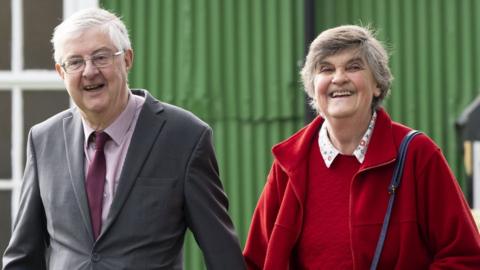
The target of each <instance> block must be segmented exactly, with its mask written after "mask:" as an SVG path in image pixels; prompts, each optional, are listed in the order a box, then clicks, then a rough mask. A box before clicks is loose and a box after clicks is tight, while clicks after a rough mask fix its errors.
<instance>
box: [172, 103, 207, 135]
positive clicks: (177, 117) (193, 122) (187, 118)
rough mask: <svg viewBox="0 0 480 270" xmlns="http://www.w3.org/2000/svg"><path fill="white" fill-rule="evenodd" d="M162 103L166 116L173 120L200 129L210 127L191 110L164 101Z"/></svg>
mask: <svg viewBox="0 0 480 270" xmlns="http://www.w3.org/2000/svg"><path fill="white" fill-rule="evenodd" d="M162 105H163V107H164V113H167V114H168V118H170V119H171V120H173V121H174V122H177V123H183V124H182V125H190V126H192V127H197V128H201V129H204V128H210V126H209V125H208V124H207V123H206V122H205V121H203V120H202V119H200V117H198V116H196V115H195V114H194V113H192V112H191V111H188V110H186V109H184V108H181V107H178V106H175V105H172V104H169V103H165V102H162Z"/></svg>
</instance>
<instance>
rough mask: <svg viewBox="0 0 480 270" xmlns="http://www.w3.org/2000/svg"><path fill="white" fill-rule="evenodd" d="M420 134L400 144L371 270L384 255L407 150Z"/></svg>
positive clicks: (411, 135) (413, 135)
mask: <svg viewBox="0 0 480 270" xmlns="http://www.w3.org/2000/svg"><path fill="white" fill-rule="evenodd" d="M418 134H420V132H419V131H417V130H412V131H410V132H408V134H407V135H406V136H405V137H404V138H403V140H402V143H401V144H400V149H399V151H398V157H397V162H396V163H395V169H394V170H393V176H392V181H391V182H390V186H389V187H388V194H390V199H389V200H388V207H387V212H386V213H385V218H384V219H383V225H382V230H381V231H380V236H379V238H378V242H377V247H376V248H375V255H374V256H373V260H372V264H371V265H370V270H375V269H377V266H378V262H379V260H380V256H381V255H382V249H383V243H384V242H385V238H386V236H387V230H388V223H389V222H390V215H391V214H392V208H393V202H394V201H395V193H396V191H397V189H398V187H399V186H400V181H401V180H402V173H403V163H404V162H405V156H406V155H407V148H408V144H409V143H410V141H411V140H412V139H413V137H415V136H416V135H418Z"/></svg>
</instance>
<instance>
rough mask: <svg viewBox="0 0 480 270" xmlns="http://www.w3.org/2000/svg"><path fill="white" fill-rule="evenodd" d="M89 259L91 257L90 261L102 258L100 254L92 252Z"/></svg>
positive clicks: (97, 260)
mask: <svg viewBox="0 0 480 270" xmlns="http://www.w3.org/2000/svg"><path fill="white" fill-rule="evenodd" d="M91 259H92V262H99V261H100V260H101V259H102V258H101V256H100V254H98V253H96V252H95V253H93V254H92V257H91Z"/></svg>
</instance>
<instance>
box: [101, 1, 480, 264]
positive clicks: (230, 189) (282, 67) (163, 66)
mask: <svg viewBox="0 0 480 270" xmlns="http://www.w3.org/2000/svg"><path fill="white" fill-rule="evenodd" d="M101 3H102V5H103V6H104V7H106V8H108V9H111V10H114V11H115V12H117V13H118V14H120V15H122V16H123V18H124V20H125V21H126V23H127V26H128V27H129V29H130V32H131V37H132V40H133V45H134V49H135V65H134V69H133V70H132V72H131V74H130V85H131V86H132V87H143V88H147V89H149V90H150V91H151V92H152V93H153V94H154V95H155V96H157V97H159V98H160V99H162V100H164V101H166V102H171V103H174V104H177V105H180V106H182V107H185V108H188V109H190V110H192V111H193V112H195V113H196V114H197V115H199V116H200V117H202V118H203V119H204V120H205V121H207V122H208V123H209V124H210V125H211V126H212V127H213V129H214V136H215V137H214V140H215V146H216V150H217V156H218V159H219V165H220V170H221V175H222V180H223V183H224V186H225V190H226V192H227V193H228V195H229V198H230V212H231V215H232V218H233V220H234V223H235V225H236V228H237V231H238V233H239V236H240V239H241V242H242V244H244V241H245V236H246V233H247V230H248V226H249V223H250V217H251V213H252V211H253V207H254V205H255V203H256V200H257V197H258V195H259V193H260V191H261V189H262V187H263V184H264V181H265V176H266V174H267V171H268V169H269V167H270V163H271V155H270V148H271V146H272V145H273V144H274V143H276V142H278V141H280V140H281V139H283V138H286V137H288V136H289V135H290V134H292V133H293V132H294V131H296V130H297V129H298V128H299V127H301V126H302V125H303V117H304V105H303V101H304V100H303V92H302V91H301V87H300V86H299V84H298V80H299V79H298V76H297V73H298V69H299V63H301V61H302V60H303V46H304V45H303V40H304V37H303V27H304V25H303V20H304V15H303V1H301V0H240V1H239V0H157V1H156V0H151V1H146V0H139V1H129V0H102V1H101ZM475 14H480V1H475V0H460V1H451V0H402V1H397V0H362V1H358V0H335V1H333V0H317V1H316V28H317V32H320V31H322V30H324V29H326V28H328V27H332V26H335V25H339V24H345V23H361V24H364V25H365V24H371V25H372V26H374V27H375V28H377V29H378V30H379V37H380V39H381V40H384V41H387V44H388V45H389V46H390V47H391V49H392V50H391V51H392V62H391V67H392V71H393V73H394V76H395V78H396V80H395V81H394V85H393V88H392V94H391V96H390V97H389V98H388V99H387V102H386V107H387V109H388V110H389V112H390V114H391V115H392V117H393V118H394V119H395V120H397V121H400V122H404V123H406V124H407V125H409V126H411V127H414V128H417V129H420V130H422V131H424V132H426V133H427V134H429V135H430V136H431V137H432V138H433V139H434V140H435V141H436V142H437V143H438V144H439V146H440V147H441V148H442V150H443V151H444V153H445V155H446V157H447V159H448V161H449V163H450V165H451V166H452V168H453V170H454V171H455V173H456V175H457V177H459V179H460V182H461V184H462V185H463V186H464V183H463V181H462V179H463V174H462V171H463V167H462V166H463V165H462V160H461V155H460V149H459V148H458V145H457V143H458V142H457V138H456V134H455V130H454V122H455V119H456V118H457V116H458V115H459V114H460V112H461V111H462V110H463V108H465V107H466V106H467V104H469V103H470V102H471V101H473V99H474V97H475V96H477V95H478V93H479V92H478V89H479V85H480V76H475V75H476V74H477V72H478V71H479V69H480V66H479V65H478V63H480V61H479V60H480V50H479V49H477V48H480V29H478V28H479V27H480V17H479V16H475ZM464 189H465V186H464ZM185 257H186V262H185V269H202V259H201V256H200V253H199V251H198V248H197V247H196V244H195V243H194V240H192V237H191V236H190V235H189V236H188V238H187V242H186V247H185Z"/></svg>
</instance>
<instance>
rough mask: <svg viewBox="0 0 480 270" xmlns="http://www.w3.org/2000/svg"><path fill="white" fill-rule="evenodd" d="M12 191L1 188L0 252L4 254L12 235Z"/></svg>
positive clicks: (0, 263)
mask: <svg viewBox="0 0 480 270" xmlns="http://www.w3.org/2000/svg"><path fill="white" fill-rule="evenodd" d="M11 194H12V192H11V191H9V190H0V214H1V217H0V254H2V255H3V252H4V251H5V248H7V245H8V241H9V240H10V235H11V230H12V227H11V223H12V220H11V216H12V214H11V198H12V195H11ZM2 267H3V266H2V260H0V269H2Z"/></svg>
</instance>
